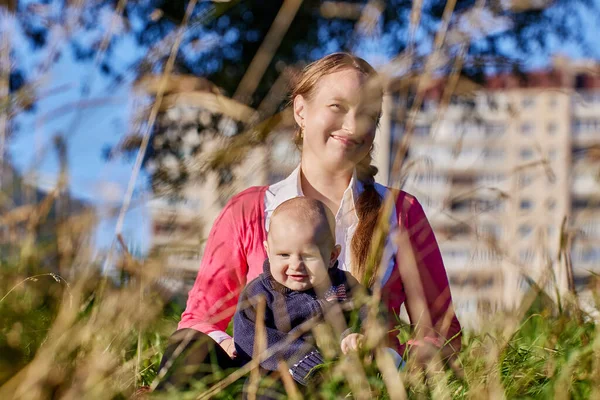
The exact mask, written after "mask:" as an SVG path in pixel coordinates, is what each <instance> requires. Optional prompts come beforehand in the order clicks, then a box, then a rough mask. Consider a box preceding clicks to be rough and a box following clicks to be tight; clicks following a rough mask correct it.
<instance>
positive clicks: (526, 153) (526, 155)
mask: <svg viewBox="0 0 600 400" xmlns="http://www.w3.org/2000/svg"><path fill="white" fill-rule="evenodd" d="M520 156H521V159H522V160H531V159H532V158H533V150H532V149H531V148H530V147H525V148H522V149H521V152H520Z"/></svg>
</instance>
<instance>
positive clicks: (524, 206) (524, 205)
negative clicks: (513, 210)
mask: <svg viewBox="0 0 600 400" xmlns="http://www.w3.org/2000/svg"><path fill="white" fill-rule="evenodd" d="M519 208H520V209H521V210H531V209H532V208H533V202H532V201H531V200H530V199H521V202H520V203H519Z"/></svg>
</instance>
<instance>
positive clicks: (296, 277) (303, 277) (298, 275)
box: [288, 274, 308, 281]
mask: <svg viewBox="0 0 600 400" xmlns="http://www.w3.org/2000/svg"><path fill="white" fill-rule="evenodd" d="M288 277H289V278H290V279H292V280H295V281H303V280H305V279H307V278H308V275H301V274H295V275H288Z"/></svg>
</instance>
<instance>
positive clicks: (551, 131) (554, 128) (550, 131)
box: [548, 122, 558, 136]
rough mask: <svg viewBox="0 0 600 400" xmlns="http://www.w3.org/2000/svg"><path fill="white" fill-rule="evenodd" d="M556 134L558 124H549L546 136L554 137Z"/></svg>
mask: <svg viewBox="0 0 600 400" xmlns="http://www.w3.org/2000/svg"><path fill="white" fill-rule="evenodd" d="M556 132H558V124H556V123H555V122H550V123H549V124H548V134H550V135H552V136H554V135H556Z"/></svg>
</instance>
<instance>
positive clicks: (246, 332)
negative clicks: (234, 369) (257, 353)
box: [233, 283, 324, 385]
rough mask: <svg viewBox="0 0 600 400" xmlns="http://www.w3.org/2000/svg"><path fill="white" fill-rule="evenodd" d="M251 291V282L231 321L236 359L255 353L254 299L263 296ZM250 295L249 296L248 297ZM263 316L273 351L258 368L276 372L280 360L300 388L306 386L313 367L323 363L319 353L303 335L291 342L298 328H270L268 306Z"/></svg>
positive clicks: (269, 346) (270, 314) (271, 317)
mask: <svg viewBox="0 0 600 400" xmlns="http://www.w3.org/2000/svg"><path fill="white" fill-rule="evenodd" d="M253 286H254V287H253ZM254 288H255V285H252V283H251V284H249V285H248V287H247V288H246V290H244V291H243V292H242V295H241V296H240V300H239V304H238V309H237V311H236V313H235V316H234V322H233V330H234V342H235V347H236V350H237V352H238V354H239V356H241V357H243V358H245V359H251V358H252V356H253V354H254V341H255V337H256V317H257V315H256V299H257V296H261V295H263V296H266V294H264V293H260V291H256V290H253V289H254ZM249 292H250V293H252V294H251V295H249ZM265 313H266V315H265V316H264V320H265V331H266V340H267V343H266V345H267V349H268V350H267V351H269V352H273V354H271V355H270V356H269V357H267V358H266V359H264V360H262V361H261V362H260V366H261V367H263V368H264V369H266V370H269V371H276V370H277V369H278V362H279V360H283V361H285V362H286V363H287V364H288V365H290V364H291V366H290V373H291V375H292V378H294V380H295V381H296V382H298V383H300V384H301V385H306V384H307V381H308V375H309V373H310V371H311V370H312V368H314V367H315V366H317V365H319V364H322V363H323V362H324V360H323V357H322V356H321V353H320V352H319V350H318V349H317V348H316V347H315V346H314V345H313V344H311V343H309V342H307V341H306V340H304V339H303V337H302V336H300V337H299V338H296V339H294V340H290V337H291V336H292V335H294V334H295V333H296V329H297V328H298V327H296V328H294V329H292V330H291V331H290V332H287V333H286V332H281V331H279V330H277V329H276V328H275V327H273V326H269V325H270V324H269V321H273V316H272V310H270V309H269V308H268V306H267V309H266V312H265Z"/></svg>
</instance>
